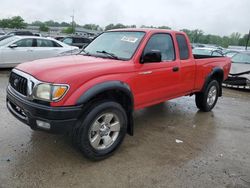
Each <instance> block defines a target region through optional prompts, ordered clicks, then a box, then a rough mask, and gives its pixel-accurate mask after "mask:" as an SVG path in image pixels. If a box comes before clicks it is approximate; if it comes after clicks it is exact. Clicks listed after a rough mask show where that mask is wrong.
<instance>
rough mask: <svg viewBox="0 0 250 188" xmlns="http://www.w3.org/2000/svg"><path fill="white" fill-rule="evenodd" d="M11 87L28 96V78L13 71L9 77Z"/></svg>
mask: <svg viewBox="0 0 250 188" xmlns="http://www.w3.org/2000/svg"><path fill="white" fill-rule="evenodd" d="M9 82H10V85H11V87H13V88H14V89H15V90H16V91H17V92H19V93H21V94H22V95H25V96H27V87H28V86H27V83H28V80H27V79H26V78H24V77H22V76H20V75H18V74H16V73H14V72H11V74H10V79H9Z"/></svg>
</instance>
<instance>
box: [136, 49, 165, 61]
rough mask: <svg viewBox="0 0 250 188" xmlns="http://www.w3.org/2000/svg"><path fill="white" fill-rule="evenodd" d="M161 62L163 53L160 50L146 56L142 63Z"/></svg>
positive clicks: (143, 57)
mask: <svg viewBox="0 0 250 188" xmlns="http://www.w3.org/2000/svg"><path fill="white" fill-rule="evenodd" d="M153 62H155V63H156V62H161V52H160V51H158V50H152V51H150V52H147V53H146V54H144V55H143V56H142V58H141V63H153Z"/></svg>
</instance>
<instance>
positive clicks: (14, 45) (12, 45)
mask: <svg viewBox="0 0 250 188" xmlns="http://www.w3.org/2000/svg"><path fill="white" fill-rule="evenodd" d="M16 47H17V45H16V44H11V45H9V48H16Z"/></svg>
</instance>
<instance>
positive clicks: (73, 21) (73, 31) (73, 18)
mask: <svg viewBox="0 0 250 188" xmlns="http://www.w3.org/2000/svg"><path fill="white" fill-rule="evenodd" d="M71 18H72V34H74V33H75V29H74V23H75V10H74V9H73V15H72V16H71Z"/></svg>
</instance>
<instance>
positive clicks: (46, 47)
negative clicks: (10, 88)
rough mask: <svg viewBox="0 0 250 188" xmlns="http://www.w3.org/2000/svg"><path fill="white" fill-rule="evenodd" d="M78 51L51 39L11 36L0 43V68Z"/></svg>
mask: <svg viewBox="0 0 250 188" xmlns="http://www.w3.org/2000/svg"><path fill="white" fill-rule="evenodd" d="M77 50H79V48H77V47H73V46H69V45H67V44H64V43H62V42H60V41H57V40H55V39H52V38H45V37H36V36H12V37H8V38H6V39H4V40H2V41H0V68H4V67H14V66H15V65H17V64H19V63H23V62H25V61H33V60H36V59H42V58H49V57H55V56H60V55H68V54H71V53H73V52H75V51H77Z"/></svg>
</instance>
